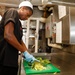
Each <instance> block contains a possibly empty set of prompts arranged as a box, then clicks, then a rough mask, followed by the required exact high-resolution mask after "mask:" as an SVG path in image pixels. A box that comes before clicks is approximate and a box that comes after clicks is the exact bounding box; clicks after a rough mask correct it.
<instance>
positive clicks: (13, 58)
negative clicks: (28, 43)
mask: <svg viewBox="0 0 75 75" xmlns="http://www.w3.org/2000/svg"><path fill="white" fill-rule="evenodd" d="M9 22H13V23H14V34H15V36H16V38H17V40H18V41H19V43H20V41H21V39H22V35H23V34H22V26H21V22H20V20H19V15H18V12H17V10H15V9H9V10H7V11H6V12H5V13H4V16H3V17H2V21H1V24H0V64H3V65H5V66H13V67H17V66H18V50H17V49H16V48H14V47H13V46H12V45H10V44H9V43H8V42H7V41H6V40H5V39H4V27H5V25H6V24H7V23H9Z"/></svg>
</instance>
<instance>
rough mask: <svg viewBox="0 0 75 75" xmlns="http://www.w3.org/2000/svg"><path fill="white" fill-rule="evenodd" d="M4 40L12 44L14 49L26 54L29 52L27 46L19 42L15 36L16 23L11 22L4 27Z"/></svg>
mask: <svg viewBox="0 0 75 75" xmlns="http://www.w3.org/2000/svg"><path fill="white" fill-rule="evenodd" d="M4 39H5V40H6V41H7V42H8V43H9V44H11V45H12V46H13V47H15V48H16V49H17V50H19V51H21V52H24V51H25V50H27V48H26V46H25V45H24V44H20V43H19V42H18V40H17V38H16V37H15V35H14V23H12V22H9V23H8V24H7V25H5V27H4Z"/></svg>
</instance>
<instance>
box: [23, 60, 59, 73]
mask: <svg viewBox="0 0 75 75" xmlns="http://www.w3.org/2000/svg"><path fill="white" fill-rule="evenodd" d="M23 66H24V70H25V72H26V74H45V73H59V72H60V70H59V69H58V68H56V67H55V66H54V65H53V64H48V65H47V66H46V69H45V70H41V71H38V70H34V69H32V68H31V67H30V66H29V65H28V63H27V62H26V61H23Z"/></svg>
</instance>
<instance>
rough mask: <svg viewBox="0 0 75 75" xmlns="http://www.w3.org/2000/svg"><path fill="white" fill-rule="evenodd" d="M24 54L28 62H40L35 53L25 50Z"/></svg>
mask: <svg viewBox="0 0 75 75" xmlns="http://www.w3.org/2000/svg"><path fill="white" fill-rule="evenodd" d="M24 56H25V60H26V61H27V62H31V63H32V62H34V61H38V62H39V60H37V59H36V58H35V57H34V56H33V55H31V54H29V53H28V52H27V51H25V52H24Z"/></svg>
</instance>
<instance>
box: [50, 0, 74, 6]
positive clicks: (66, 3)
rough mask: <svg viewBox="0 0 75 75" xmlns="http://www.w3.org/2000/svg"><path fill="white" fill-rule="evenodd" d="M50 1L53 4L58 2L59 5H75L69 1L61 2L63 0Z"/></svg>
mask: <svg viewBox="0 0 75 75" xmlns="http://www.w3.org/2000/svg"><path fill="white" fill-rule="evenodd" d="M51 2H52V3H53V4H57V5H58V4H59V5H61V4H62V5H67V6H75V3H71V2H63V1H52V0H51Z"/></svg>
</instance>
